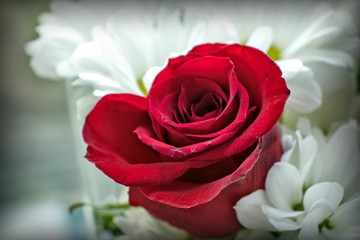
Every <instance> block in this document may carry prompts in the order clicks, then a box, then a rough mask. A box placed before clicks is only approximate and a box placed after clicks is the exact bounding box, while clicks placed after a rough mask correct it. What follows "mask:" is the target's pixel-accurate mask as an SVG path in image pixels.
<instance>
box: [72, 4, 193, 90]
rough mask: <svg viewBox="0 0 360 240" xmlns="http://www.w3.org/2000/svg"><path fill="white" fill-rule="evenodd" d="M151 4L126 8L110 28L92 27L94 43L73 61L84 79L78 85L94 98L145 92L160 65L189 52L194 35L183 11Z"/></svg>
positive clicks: (85, 46)
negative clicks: (87, 88)
mask: <svg viewBox="0 0 360 240" xmlns="http://www.w3.org/2000/svg"><path fill="white" fill-rule="evenodd" d="M151 6H152V5H150V4H147V3H139V2H134V3H132V4H129V5H123V6H122V7H121V8H119V9H118V11H117V12H116V13H114V14H113V15H111V16H109V18H108V20H107V22H106V24H105V27H95V28H94V29H93V31H92V35H93V39H94V40H93V41H90V42H86V43H82V44H80V45H79V46H78V47H77V49H76V50H75V52H74V54H73V55H72V56H71V58H70V61H69V62H70V65H71V67H72V68H73V69H74V71H75V72H76V73H77V75H78V78H79V79H78V80H77V81H76V82H75V83H74V84H75V85H91V86H92V87H93V88H94V89H95V90H96V92H95V95H104V94H107V93H111V92H128V93H133V94H138V95H143V94H145V92H146V91H147V90H148V89H149V88H150V86H151V84H152V81H153V79H154V76H155V75H156V74H157V73H158V71H159V70H160V67H156V66H162V65H163V64H164V63H166V62H167V60H168V58H169V56H170V55H171V54H172V53H175V52H182V51H184V49H185V48H186V46H187V45H186V42H187V37H188V32H189V29H188V28H186V27H185V25H184V24H183V21H182V19H183V11H182V10H181V9H180V8H176V7H174V6H173V5H171V4H169V3H168V4H163V5H160V6H159V7H158V8H153V9H152V7H151ZM152 67H155V68H152ZM150 68H151V70H149V69H150ZM148 70H149V71H148ZM146 73H147V75H146Z"/></svg>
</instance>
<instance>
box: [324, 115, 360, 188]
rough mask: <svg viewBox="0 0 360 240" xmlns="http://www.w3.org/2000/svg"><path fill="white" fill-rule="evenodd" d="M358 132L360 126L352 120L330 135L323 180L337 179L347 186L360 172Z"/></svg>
mask: <svg viewBox="0 0 360 240" xmlns="http://www.w3.org/2000/svg"><path fill="white" fill-rule="evenodd" d="M358 133H359V128H358V126H357V125H356V123H355V121H350V122H349V123H347V124H344V125H342V126H340V127H339V128H338V129H337V131H336V132H335V133H334V134H333V135H332V136H331V137H330V139H329V142H328V144H327V146H326V150H325V151H326V155H325V156H324V161H326V164H324V175H323V177H322V180H323V181H329V180H331V181H336V182H339V183H340V184H341V185H342V186H344V187H347V186H348V185H349V184H350V182H351V181H353V180H354V178H355V176H356V175H358V174H359V169H360V162H359V159H360V153H359V148H358V147H359V142H358V135H357V134H358ZM339 161H341V164H339Z"/></svg>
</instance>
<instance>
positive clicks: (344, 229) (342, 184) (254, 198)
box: [235, 120, 360, 239]
mask: <svg viewBox="0 0 360 240" xmlns="http://www.w3.org/2000/svg"><path fill="white" fill-rule="evenodd" d="M298 129H299V130H298V131H296V133H295V137H293V135H285V136H284V137H283V148H284V150H285V152H284V154H283V156H282V159H281V162H279V163H276V164H274V166H273V167H272V168H271V169H270V170H269V172H268V175H267V178H266V183H265V190H257V191H255V192H253V193H252V194H250V195H248V196H246V197H244V198H242V199H240V200H239V202H238V203H237V204H236V206H235V209H236V212H237V216H238V219H239V221H240V223H241V224H242V225H244V226H245V227H247V228H249V229H255V230H267V231H275V232H276V231H277V232H282V231H294V230H299V238H300V239H318V238H320V237H324V238H325V239H337V238H336V237H339V238H341V239H348V238H350V236H356V237H359V236H360V231H358V230H357V228H358V227H357V226H358V223H359V222H358V221H352V220H353V219H355V218H357V216H358V214H359V212H360V198H359V194H360V191H359V189H358V187H357V184H358V181H359V177H360V176H359V175H360V174H359V166H360V162H359V160H360V153H359V128H358V126H357V125H356V123H355V122H354V121H350V122H349V123H347V124H344V125H342V126H340V127H339V128H338V129H337V130H336V131H335V132H334V133H333V134H332V135H330V136H329V137H326V136H325V135H324V134H323V133H322V132H321V131H320V130H319V129H317V128H314V129H311V128H310V123H309V122H308V121H304V120H302V121H300V122H299V125H298ZM303 136H305V137H303ZM344 234H348V235H344ZM335 236H336V237H335Z"/></svg>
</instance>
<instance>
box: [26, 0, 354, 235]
mask: <svg viewBox="0 0 360 240" xmlns="http://www.w3.org/2000/svg"><path fill="white" fill-rule="evenodd" d="M357 10H359V5H357V2H356V1H344V2H340V1H324V2H316V3H315V2H311V1H301V2H300V1H276V2H271V3H270V2H266V1H256V2H255V1H251V2H250V1H249V2H246V1H232V2H230V1H223V2H221V3H220V2H216V1H185V2H180V3H176V2H173V1H156V2H155V1H151V2H150V1H147V2H136V1H126V2H121V1H119V2H115V1H113V2H102V3H100V2H92V1H76V2H60V1H58V2H57V1H53V2H52V3H51V5H50V11H49V12H47V13H44V14H42V15H41V16H40V18H39V22H40V24H39V26H38V28H37V31H38V33H39V38H38V39H36V40H34V41H32V42H30V43H28V44H27V45H26V52H27V53H28V54H29V55H30V56H31V57H32V59H31V66H32V67H33V69H34V71H35V73H37V74H38V75H39V76H40V77H44V78H49V79H63V80H65V81H66V86H67V93H68V100H69V111H70V115H71V116H72V123H73V126H74V136H75V138H76V139H77V141H76V142H77V143H78V152H79V164H80V169H81V172H82V174H83V177H84V182H85V183H86V185H87V189H88V195H87V198H86V200H85V202H86V204H89V205H90V206H91V210H92V214H93V215H92V219H93V220H94V222H95V226H93V228H94V229H96V230H97V231H96V232H97V234H96V237H97V238H105V237H109V238H117V239H215V238H216V239H358V238H359V237H360V228H359V224H360V222H359V219H360V218H358V216H359V213H360V189H359V188H358V185H357V184H358V182H359V180H360V172H359V167H360V166H359V164H360V162H359V161H360V153H359V146H360V145H359V136H360V135H359V126H358V118H359V96H358V84H359V77H358V75H357V74H358V72H357V69H358V68H357V65H358V60H359V52H360V51H359V50H360V41H359V35H358V30H359V29H360V28H359V26H358V25H356V24H355V23H356V19H355V18H356V15H355V13H356V11H357ZM84 156H85V158H84ZM86 159H87V160H86ZM84 204H85V203H79V204H75V205H73V206H72V207H71V209H75V208H76V207H79V206H83V205H84ZM104 233H107V235H104Z"/></svg>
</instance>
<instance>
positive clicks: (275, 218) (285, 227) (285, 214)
mask: <svg viewBox="0 0 360 240" xmlns="http://www.w3.org/2000/svg"><path fill="white" fill-rule="evenodd" d="M261 209H262V211H263V212H264V214H265V215H266V217H267V218H268V220H269V222H270V223H271V224H272V225H273V226H274V227H275V228H276V229H277V230H278V231H289V230H297V229H299V228H300V227H301V224H299V223H298V222H297V220H296V218H298V217H300V216H302V215H303V214H304V212H303V211H283V210H280V209H277V208H274V207H271V206H268V205H262V206H261Z"/></svg>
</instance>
